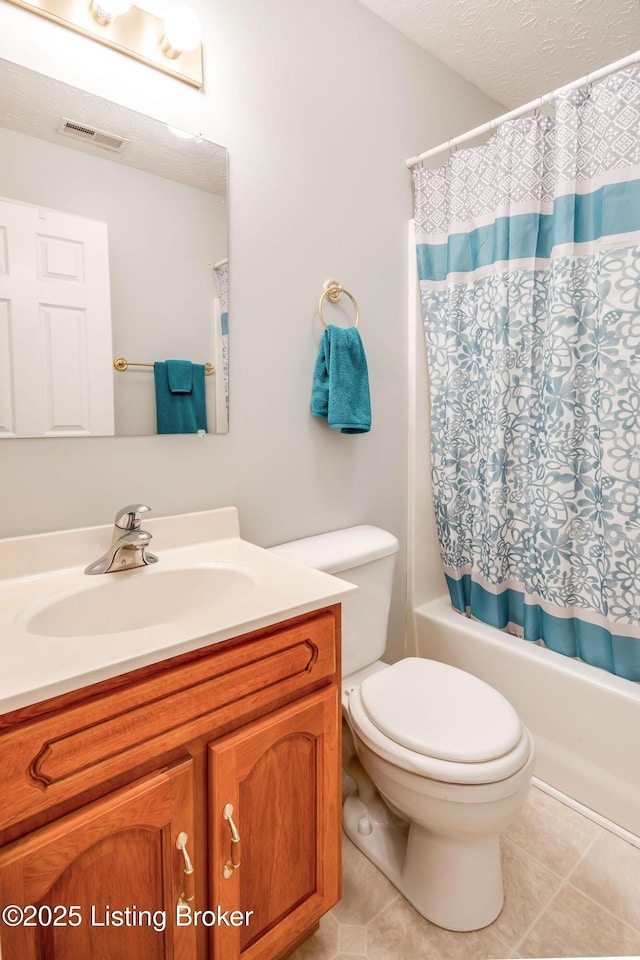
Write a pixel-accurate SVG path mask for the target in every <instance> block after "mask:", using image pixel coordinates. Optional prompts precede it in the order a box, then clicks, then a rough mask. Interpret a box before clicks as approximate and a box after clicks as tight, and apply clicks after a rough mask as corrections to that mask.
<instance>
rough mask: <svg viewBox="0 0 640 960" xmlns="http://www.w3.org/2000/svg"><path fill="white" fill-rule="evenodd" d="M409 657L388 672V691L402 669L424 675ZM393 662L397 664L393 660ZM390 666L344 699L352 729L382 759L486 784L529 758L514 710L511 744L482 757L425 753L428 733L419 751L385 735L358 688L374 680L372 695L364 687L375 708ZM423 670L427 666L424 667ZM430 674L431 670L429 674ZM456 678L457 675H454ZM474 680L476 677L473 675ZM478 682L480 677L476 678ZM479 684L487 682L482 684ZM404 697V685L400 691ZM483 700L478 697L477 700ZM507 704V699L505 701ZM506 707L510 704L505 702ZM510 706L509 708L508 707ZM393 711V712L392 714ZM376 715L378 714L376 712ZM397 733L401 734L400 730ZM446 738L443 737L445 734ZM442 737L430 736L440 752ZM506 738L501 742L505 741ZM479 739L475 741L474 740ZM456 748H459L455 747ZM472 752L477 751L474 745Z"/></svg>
mask: <svg viewBox="0 0 640 960" xmlns="http://www.w3.org/2000/svg"><path fill="white" fill-rule="evenodd" d="M407 659H408V660H409V661H412V662H411V663H409V665H408V667H406V668H403V670H399V671H396V672H395V674H394V673H392V674H391V676H390V686H389V689H390V691H393V690H394V689H395V691H396V696H397V694H398V689H397V686H396V684H397V681H398V676H399V677H400V679H401V680H406V675H405V674H406V672H408V671H412V670H418V671H422V672H421V673H420V674H419V675H420V676H421V678H422V679H424V676H425V673H426V671H424V670H423V669H422V668H421V667H420V668H417V667H416V663H415V661H416V660H418V659H420V658H407ZM405 662H406V661H400V663H405ZM424 662H425V663H427V664H433V663H434V662H435V661H424ZM394 666H399V664H398V665H396V664H394ZM438 666H445V665H444V664H438ZM392 669H393V668H392V667H389V668H388V669H387V670H384V671H381V672H380V673H376V674H375V675H374V676H372V677H369V678H367V679H366V680H364V681H363V683H362V684H361V686H360V687H355V688H354V689H353V690H352V691H351V692H350V694H349V702H348V714H349V719H350V722H351V726H352V728H353V731H354V733H355V734H356V736H357V737H359V738H360V739H361V740H362V742H363V743H364V744H366V746H368V747H369V749H370V750H372V751H373V752H374V753H376V754H377V755H378V756H380V757H382V758H383V759H384V760H387V761H388V762H389V763H390V764H393V765H394V766H397V767H400V768H401V769H403V770H407V771H408V772H410V773H415V774H417V775H418V776H421V777H425V778H428V779H431V780H436V781H440V782H442V783H457V784H488V783H496V782H498V781H500V780H506V779H507V778H508V777H511V776H512V775H513V774H514V773H517V771H518V770H520V769H521V768H522V767H523V766H524V765H525V764H526V763H527V761H528V760H529V758H530V755H531V738H530V736H529V733H528V732H527V730H526V728H525V727H524V726H523V725H522V724H521V723H520V720H519V718H518V717H517V714H515V711H513V713H514V715H515V717H516V719H517V723H518V731H517V732H518V735H517V739H516V741H515V743H514V744H513V746H512V747H511V748H510V749H508V750H507V751H506V752H505V753H504V754H502V756H497V757H496V756H493V757H487V758H486V759H483V760H479V759H476V760H460V759H451V760H449V759H444V758H443V757H433V756H430V755H428V754H427V752H426V747H425V743H426V741H427V740H428V739H429V737H428V736H421V737H420V748H421V751H422V752H418V751H417V750H413V749H411V748H410V747H407V746H406V745H404V744H402V743H398V742H397V740H395V739H392V738H391V737H389V736H387V734H386V733H385V732H384V731H382V730H381V729H380V728H379V727H378V726H377V725H376V724H375V723H374V722H373V721H372V719H371V717H370V716H369V713H368V710H367V709H366V707H365V704H364V702H363V695H362V690H363V688H365V692H366V687H365V685H370V683H371V682H372V681H374V680H378V683H377V684H376V687H375V688H374V693H373V695H372V691H371V689H370V690H369V691H368V701H369V704H368V705H369V709H370V710H372V709H375V708H374V706H373V704H374V703H376V702H377V703H378V706H379V707H380V703H379V702H378V700H377V695H378V694H380V693H381V691H384V686H385V684H384V683H383V682H382V678H383V677H385V676H386V675H387V674H388V673H390V671H391V670H392ZM426 669H427V671H428V670H429V669H430V668H429V667H427V668H426ZM451 669H452V670H454V671H455V673H458V674H463V671H461V670H457V669H456V668H451ZM431 676H432V677H433V673H432V674H431ZM463 676H469V675H468V674H463ZM458 679H459V678H458ZM473 679H474V680H477V678H473ZM456 682H457V680H456V679H455V678H452V677H449V678H448V686H447V689H448V691H449V693H451V690H452V688H453V685H455V684H456ZM478 683H482V681H478ZM483 686H487V685H486V684H483ZM460 689H462V690H465V689H466V690H467V692H468V690H469V685H466V684H463V685H462V686H461V688H460ZM488 689H489V690H490V691H492V692H493V693H495V694H496V697H498V698H499V699H504V698H502V697H501V694H499V693H498V692H497V691H494V690H493V688H491V687H489V688H488ZM393 696H394V695H393V693H390V696H389V699H390V700H392V699H393ZM422 696H423V698H424V697H425V696H426V693H425V691H423V692H422ZM404 697H405V700H406V699H407V696H406V689H405V693H404ZM484 702H485V701H481V704H482V703H484ZM505 702H507V704H508V701H505ZM508 706H509V707H510V704H508ZM511 710H513V708H511ZM392 715H393V714H392ZM376 716H378V715H376ZM388 719H389V718H388V716H387V715H386V714H384V712H383V717H382V719H381V720H379V722H380V723H385V722H387V721H388ZM396 720H397V716H396ZM400 735H401V734H400ZM415 735H416V731H415V730H412V731H410V733H409V735H408V737H407V739H410V738H411V737H412V736H413V737H415ZM445 739H446V738H445ZM445 739H442V738H440V739H439V740H433V742H434V743H436V745H437V746H439V747H440V752H443V744H444V743H445ZM509 739H513V738H512V734H511V735H510V738H507V740H506V741H505V742H509ZM478 742H479V741H478ZM458 752H459V751H458ZM475 752H476V754H477V753H478V750H477V745H476V750H475ZM490 752H492V751H490ZM493 752H495V747H494V750H493Z"/></svg>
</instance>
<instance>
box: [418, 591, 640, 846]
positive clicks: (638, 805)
mask: <svg viewBox="0 0 640 960" xmlns="http://www.w3.org/2000/svg"><path fill="white" fill-rule="evenodd" d="M414 612H415V644H416V653H417V654H418V656H422V657H428V658H431V659H432V660H441V661H444V662H445V663H450V664H453V665H454V666H456V667H461V668H462V669H463V670H468V671H469V673H473V674H475V675H476V676H478V677H481V678H482V679H483V680H486V682H487V683H490V684H491V686H493V687H495V688H496V689H497V690H499V691H500V692H501V693H503V694H504V695H505V696H506V697H507V698H508V699H509V700H510V701H511V703H512V704H513V706H514V707H515V709H516V710H517V711H518V713H519V714H520V717H521V718H522V720H523V722H524V723H525V724H526V726H527V727H528V728H529V730H530V731H531V733H532V734H533V736H534V739H535V743H536V752H537V758H536V767H535V776H536V777H537V778H538V779H539V780H541V781H543V784H548V785H549V786H550V787H551V788H555V790H556V791H558V792H559V793H560V794H561V795H562V794H564V795H565V796H566V797H568V798H571V799H572V800H573V801H577V802H578V803H579V804H583V805H584V806H585V807H587V808H588V809H589V810H590V811H594V812H595V814H596V815H600V817H604V818H605V819H606V820H609V821H611V823H612V824H614V825H617V826H618V827H619V828H622V830H623V831H628V832H629V833H631V834H633V835H635V838H634V839H635V840H636V842H637V838H638V837H639V836H640V684H634V683H632V682H631V681H629V680H624V679H622V678H621V677H614V676H612V675H611V674H609V673H607V672H606V671H605V670H600V669H598V668H597V667H591V666H589V665H588V664H585V663H581V662H580V661H578V660H572V659H571V658H569V657H563V656H562V655H561V654H558V653H554V652H553V651H552V650H546V649H545V648H544V647H540V646H538V645H536V644H534V643H530V642H528V641H526V640H520V639H519V638H517V637H513V636H510V635H509V634H505V633H501V632H500V631H499V630H496V629H495V628H494V627H490V626H487V625H486V624H483V623H478V622H477V621H474V620H469V619H467V618H466V617H463V616H461V614H459V613H457V612H456V611H455V610H453V609H452V608H451V606H450V603H449V599H448V597H446V598H445V597H442V598H439V599H437V600H433V601H431V602H430V603H425V604H424V605H422V606H419V607H417V608H416V609H415V611H414ZM628 839H632V838H628Z"/></svg>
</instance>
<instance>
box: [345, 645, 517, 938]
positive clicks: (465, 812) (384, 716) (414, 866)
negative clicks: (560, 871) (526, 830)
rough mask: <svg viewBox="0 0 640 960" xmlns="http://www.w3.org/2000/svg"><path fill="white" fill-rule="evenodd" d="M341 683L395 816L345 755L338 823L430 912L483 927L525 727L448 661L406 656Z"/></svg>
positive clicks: (367, 764)
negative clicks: (345, 787) (346, 789)
mask: <svg viewBox="0 0 640 960" xmlns="http://www.w3.org/2000/svg"><path fill="white" fill-rule="evenodd" d="M344 687H345V690H346V691H348V693H347V705H346V710H345V719H346V720H347V723H348V725H349V730H350V733H351V738H352V742H353V748H354V751H355V755H356V757H357V761H358V762H359V763H360V764H361V765H362V768H363V770H364V772H365V774H366V776H367V777H368V778H369V779H370V780H371V782H372V784H374V785H375V788H376V789H377V791H378V792H379V794H380V796H381V798H382V800H383V801H385V805H386V807H388V809H389V810H390V811H391V814H392V815H391V816H390V817H389V816H387V814H386V811H385V806H383V805H381V804H380V802H379V801H378V800H377V798H376V797H375V794H373V793H372V792H371V790H370V789H369V788H367V787H365V788H364V790H363V789H362V776H361V774H360V773H359V771H358V769H357V765H356V764H355V763H354V760H353V757H350V758H348V759H347V766H348V770H349V772H350V773H351V774H352V775H353V776H354V779H355V780H356V783H357V784H358V792H357V793H355V794H352V795H351V796H349V797H348V798H347V800H346V802H345V807H344V814H343V822H344V827H345V831H346V832H347V834H348V835H349V837H350V838H351V839H352V840H353V841H354V843H355V844H356V845H357V846H358V847H360V849H361V850H362V851H363V852H364V853H365V854H366V855H367V856H368V857H369V859H371V860H372V861H373V862H374V863H375V864H376V865H377V866H378V867H379V868H380V869H381V870H382V871H383V873H385V874H386V875H387V876H388V877H389V879H390V880H391V881H392V882H393V883H394V884H395V885H396V886H397V887H398V889H399V890H400V891H401V892H402V893H403V895H404V896H405V897H406V898H407V900H409V902H410V903H412V904H413V906H414V907H415V908H416V909H417V910H418V911H419V912H420V913H421V914H422V915H423V916H425V917H426V918H427V919H428V920H431V921H432V922H433V923H436V924H437V925H438V926H441V927H446V928H447V929H449V930H477V929H479V928H480V927H484V926H487V925H488V924H489V923H491V922H492V921H493V920H495V918H496V917H497V916H498V914H499V913H500V910H501V909H502V903H503V887H502V869H501V862H500V844H499V834H500V833H501V832H502V831H503V830H505V829H506V828H507V827H508V826H509V825H510V823H511V822H512V821H513V820H514V818H515V817H516V816H517V814H518V813H519V812H520V809H521V808H522V805H523V804H524V802H525V800H526V797H527V793H528V790H529V784H530V780H531V774H532V770H533V762H534V750H533V742H532V739H531V735H530V734H529V732H528V731H527V730H526V728H525V727H523V725H522V724H521V722H520V720H519V718H518V716H517V714H516V713H515V711H514V710H513V708H512V707H511V705H510V704H509V703H508V701H506V700H505V699H504V697H502V695H501V694H499V693H498V692H497V691H496V690H494V689H493V688H492V687H489V686H488V684H485V683H484V682H483V681H481V680H478V679H477V678H476V677H472V676H471V675H470V674H467V673H465V672H464V671H462V670H458V669H457V668H456V667H450V666H448V665H447V664H442V663H438V662H435V661H431V660H424V659H417V658H408V659H406V660H401V661H399V662H398V663H396V664H394V665H393V666H391V667H387V668H386V669H384V670H382V671H376V673H375V674H374V675H373V676H370V677H368V678H365V679H364V680H362V682H361V683H360V684H355V685H354V684H353V683H352V682H351V681H350V678H348V677H347V678H345V681H344ZM420 687H422V696H421V697H420V696H418V695H417V694H418V691H419V689H420ZM398 741H400V742H398ZM363 793H364V797H363V796H362V794H363ZM403 821H404V823H403Z"/></svg>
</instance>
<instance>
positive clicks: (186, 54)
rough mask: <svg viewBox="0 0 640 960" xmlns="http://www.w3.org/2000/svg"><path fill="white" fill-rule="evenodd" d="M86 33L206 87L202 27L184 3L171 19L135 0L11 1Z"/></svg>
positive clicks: (176, 75) (116, 48)
mask: <svg viewBox="0 0 640 960" xmlns="http://www.w3.org/2000/svg"><path fill="white" fill-rule="evenodd" d="M7 2H8V3H12V4H13V5H14V6H16V7H22V8H23V9H24V10H30V11H31V12H32V13H36V14H38V16H41V17H45V18H46V19H47V20H53V21H54V23H59V24H61V25H62V26H64V27H68V28H69V29H70V30H74V31H75V32H76V33H81V34H82V35H83V36H85V37H90V38H91V39H93V40H98V41H99V42H100V43H103V44H105V45H106V46H108V47H113V48H114V49H115V50H119V51H120V52H121V53H126V54H127V55H128V56H130V57H133V58H134V59H136V60H140V61H142V63H146V64H148V65H149V66H150V67H155V69H156V70H162V71H163V73H168V74H170V75H171V76H172V77H176V78H177V79H178V80H184V82H185V83H188V84H190V85H191V86H193V87H201V86H202V82H203V81H202V43H201V41H200V38H201V34H202V28H201V26H200V21H199V20H198V17H197V15H196V13H195V12H194V11H193V10H192V9H191V8H190V7H188V6H186V5H184V4H179V5H177V6H176V7H173V8H171V9H170V10H169V12H168V14H167V17H166V20H165V21H164V22H163V21H162V20H161V19H160V17H156V16H154V14H152V13H148V12H147V11H146V10H141V9H140V7H136V6H134V5H133V4H132V3H131V0H7Z"/></svg>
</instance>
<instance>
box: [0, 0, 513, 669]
mask: <svg viewBox="0 0 640 960" xmlns="http://www.w3.org/2000/svg"><path fill="white" fill-rule="evenodd" d="M191 2H192V4H193V6H194V7H195V8H197V10H198V12H199V14H200V16H201V19H202V21H203V24H204V30H205V88H204V92H197V91H194V90H191V89H190V88H188V87H187V86H186V85H183V84H181V83H179V82H178V81H176V80H173V79H171V78H168V77H164V76H163V75H161V74H159V73H157V72H156V71H154V70H151V69H150V68H148V67H145V66H144V65H142V64H138V63H136V62H135V61H133V60H129V59H127V58H125V57H123V56H121V55H119V54H117V53H115V52H113V51H110V50H108V49H107V48H102V47H100V46H98V45H97V44H95V43H93V42H91V41H89V40H86V39H84V38H82V37H80V36H76V35H74V34H71V33H69V32H68V31H64V30H63V29H62V28H59V27H56V26H55V25H53V24H51V23H48V22H46V21H45V20H42V19H40V18H37V17H35V16H34V15H33V14H30V13H28V12H26V11H24V10H21V9H19V8H16V7H13V6H10V5H8V4H7V3H5V2H4V0H0V56H3V57H5V58H7V59H10V60H14V61H17V62H19V63H22V64H24V65H26V66H29V67H32V68H33V69H37V70H40V71H41V72H44V73H49V74H51V75H53V76H56V77H57V78H58V79H60V80H64V81H67V82H69V83H75V84H76V85H81V86H84V87H85V88H86V89H89V90H90V91H91V92H93V93H96V94H99V95H103V96H107V97H110V98H111V99H114V100H117V101H119V102H121V103H124V104H126V105H128V106H131V107H133V108H134V109H138V110H141V111H142V112H144V113H149V114H151V115H153V116H156V117H158V118H160V119H164V120H166V121H168V122H170V123H173V124H174V125H177V126H180V127H182V128H184V129H187V130H192V131H195V132H201V133H202V134H203V135H204V136H205V137H206V138H207V139H210V140H213V141H215V142H217V143H222V144H224V145H225V146H227V147H228V149H229V154H230V167H229V169H230V202H229V211H230V227H231V229H230V254H229V256H230V261H231V263H232V270H231V290H230V316H231V330H230V342H231V401H230V404H231V409H230V432H229V434H228V435H226V436H217V437H207V438H205V439H198V438H195V437H171V438H164V437H162V438H158V437H148V438H143V439H139V438H116V439H106V438H105V439H98V438H95V439H83V440H56V441H53V440H30V441H27V440H21V441H6V442H4V443H3V445H2V448H1V449H0V457H1V464H2V466H1V468H0V505H1V509H2V515H1V517H0V534H2V535H5V536H9V535H16V534H26V533H31V532H36V531H39V530H52V529H57V528H63V527H74V526H82V525H85V524H93V523H104V522H105V521H107V522H108V521H109V520H110V519H111V516H112V515H113V513H114V512H115V510H116V508H117V507H119V506H120V505H122V504H123V503H129V502H132V501H133V500H137V499H138V498H140V500H142V501H146V502H147V503H148V504H150V505H151V506H152V507H153V509H154V512H155V514H156V515H165V514H171V513H176V512H182V511H189V510H197V509H203V508H207V507H214V506H218V505H224V504H236V505H237V506H238V507H239V510H240V518H241V526H242V533H243V535H244V536H245V537H247V538H248V539H251V540H253V541H255V542H256V543H259V544H262V545H269V544H273V543H276V542H278V541H281V540H286V539H290V538H293V537H300V536H305V535H308V534H313V533H319V532H321V531H324V530H329V529H332V528H335V527H339V526H350V525H353V524H357V523H363V522H366V523H374V524H379V525H380V526H383V527H386V528H387V529H389V530H391V531H393V532H394V533H395V534H396V535H398V536H399V538H400V541H401V544H402V545H403V547H404V544H405V540H406V536H405V513H406V485H407V470H406V461H407V401H406V355H407V333H406V329H407V326H406V321H405V318H406V311H407V253H406V247H407V245H406V224H407V220H408V219H409V218H410V216H411V215H412V190H411V178H410V175H409V173H408V171H407V169H406V167H405V165H404V160H405V158H406V157H408V156H411V155H413V154H415V153H417V152H419V151H420V150H422V149H426V148H427V147H428V146H429V145H432V144H436V143H439V142H441V141H442V140H444V139H447V138H449V137H452V136H454V135H455V134H457V133H461V132H463V131H464V130H466V129H468V128H469V127H471V126H474V125H476V124H477V123H479V122H481V121H483V120H486V119H489V118H490V117H491V116H494V115H496V114H498V113H500V112H501V108H500V107H499V105H498V104H496V103H495V102H493V101H491V100H490V99H488V98H487V97H485V96H484V95H482V94H481V93H480V92H479V91H478V90H477V89H476V88H474V87H473V86H471V85H470V84H468V83H467V82H465V81H463V80H462V79H461V78H460V77H458V76H457V75H456V74H454V73H453V72H452V71H451V70H449V69H447V68H445V67H444V66H443V65H442V64H440V63H439V62H438V61H436V60H435V59H433V58H432V57H430V56H429V55H427V54H426V53H424V51H422V50H420V49H419V48H418V47H417V46H416V45H415V44H413V43H411V42H410V41H409V40H407V39H406V38H405V37H403V36H402V35H400V34H399V33H398V32H396V31H395V30H394V29H393V28H391V27H389V26H388V25H387V24H385V23H384V22H383V21H382V20H380V19H378V18H377V17H376V16H375V15H373V14H372V13H371V12H370V11H369V10H367V9H366V8H365V7H363V6H361V5H360V4H359V3H357V2H356V0H270V2H269V3H264V2H262V0H216V3H211V2H208V0H191ZM165 8H166V5H164V6H161V4H160V0H157V2H156V3H155V4H154V5H153V10H154V12H161V11H162V10H163V9H165ZM1 192H2V191H1V189H0V193H1ZM328 277H335V278H337V279H338V280H339V281H340V282H341V283H343V284H344V285H345V287H347V288H348V289H349V290H350V291H352V292H353V294H354V295H355V297H356V298H357V299H358V302H359V304H360V308H361V324H360V330H361V333H362V337H363V340H364V344H365V348H366V351H367V356H368V361H369V370H370V381H371V393H372V409H373V428H372V431H371V433H369V434H365V435H361V436H343V435H342V434H339V433H334V432H333V431H330V430H329V429H328V428H327V426H326V424H325V423H323V422H321V421H319V420H315V419H314V418H312V417H311V416H310V414H309V398H310V387H311V373H312V368H313V363H314V360H315V356H316V352H317V349H318V344H319V342H320V337H321V333H322V327H321V325H320V323H319V320H318V318H317V313H316V309H317V302H318V298H319V296H320V293H321V291H322V284H323V282H324V281H325V280H326V279H327V278H328ZM157 546H158V552H160V551H161V546H160V544H158V545H157ZM405 584H406V576H405V565H404V558H403V555H402V554H401V559H400V562H399V570H398V576H397V582H396V590H395V596H394V605H393V610H392V628H393V629H392V636H393V637H394V638H395V640H394V642H393V643H392V644H391V646H390V650H389V653H390V655H391V656H396V655H397V654H398V653H399V652H401V649H402V643H401V635H402V632H403V628H404V600H405Z"/></svg>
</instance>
